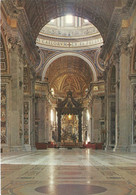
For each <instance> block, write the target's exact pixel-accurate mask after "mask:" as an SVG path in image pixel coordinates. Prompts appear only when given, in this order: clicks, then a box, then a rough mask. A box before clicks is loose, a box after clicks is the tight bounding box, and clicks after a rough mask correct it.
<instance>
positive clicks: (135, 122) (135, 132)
mask: <svg viewBox="0 0 136 195" xmlns="http://www.w3.org/2000/svg"><path fill="white" fill-rule="evenodd" d="M133 144H136V85H135V86H134V91H133Z"/></svg>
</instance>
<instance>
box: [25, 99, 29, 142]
mask: <svg viewBox="0 0 136 195" xmlns="http://www.w3.org/2000/svg"><path fill="white" fill-rule="evenodd" d="M24 144H29V102H24Z"/></svg>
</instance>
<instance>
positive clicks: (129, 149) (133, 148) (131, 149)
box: [128, 144, 136, 152]
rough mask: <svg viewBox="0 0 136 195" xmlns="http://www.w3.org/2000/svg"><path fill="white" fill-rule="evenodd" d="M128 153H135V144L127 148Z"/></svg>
mask: <svg viewBox="0 0 136 195" xmlns="http://www.w3.org/2000/svg"><path fill="white" fill-rule="evenodd" d="M128 151H129V152H136V144H135V145H130V146H128Z"/></svg>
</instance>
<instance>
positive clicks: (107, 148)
mask: <svg viewBox="0 0 136 195" xmlns="http://www.w3.org/2000/svg"><path fill="white" fill-rule="evenodd" d="M107 150H113V146H108V145H106V146H105V151H107Z"/></svg>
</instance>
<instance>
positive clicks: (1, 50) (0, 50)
mask: <svg viewBox="0 0 136 195" xmlns="http://www.w3.org/2000/svg"><path fill="white" fill-rule="evenodd" d="M0 62H1V72H7V58H6V51H5V47H4V42H3V39H2V37H1V43H0Z"/></svg>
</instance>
